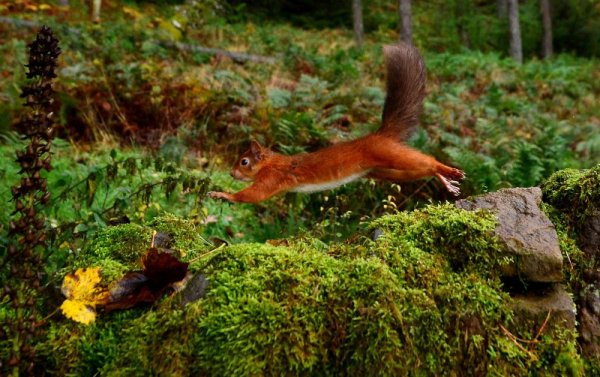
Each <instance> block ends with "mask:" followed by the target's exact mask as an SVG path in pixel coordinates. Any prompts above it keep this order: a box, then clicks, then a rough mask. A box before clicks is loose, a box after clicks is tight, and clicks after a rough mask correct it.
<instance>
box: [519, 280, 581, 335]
mask: <svg viewBox="0 0 600 377" xmlns="http://www.w3.org/2000/svg"><path fill="white" fill-rule="evenodd" d="M513 305H514V306H513V311H514V314H515V318H516V319H517V321H519V322H529V323H532V324H533V326H534V327H533V328H532V331H533V330H539V328H540V327H541V326H542V324H543V323H544V321H545V320H546V318H547V316H548V313H549V312H550V318H549V320H548V323H547V326H550V327H552V326H564V327H567V328H569V329H575V323H576V321H575V319H576V314H577V310H576V308H575V303H574V302H573V298H572V297H571V295H569V294H568V293H567V291H566V290H565V287H564V286H562V285H561V284H551V285H549V286H547V287H546V289H545V290H544V291H543V292H540V291H538V290H530V291H529V292H527V293H524V294H517V295H515V296H513Z"/></svg>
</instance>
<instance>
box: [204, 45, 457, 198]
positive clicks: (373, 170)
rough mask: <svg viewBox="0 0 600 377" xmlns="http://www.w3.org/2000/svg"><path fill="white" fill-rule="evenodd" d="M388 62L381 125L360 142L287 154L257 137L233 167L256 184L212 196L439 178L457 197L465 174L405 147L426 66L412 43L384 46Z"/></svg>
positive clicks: (266, 194) (261, 195)
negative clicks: (360, 181)
mask: <svg viewBox="0 0 600 377" xmlns="http://www.w3.org/2000/svg"><path fill="white" fill-rule="evenodd" d="M383 51H384V55H385V58H386V63H387V94H386V98H385V103H384V107H383V116H382V126H381V128H380V129H379V130H377V131H376V132H374V133H372V134H369V135H366V136H364V137H361V138H359V139H356V140H352V141H348V142H342V143H339V144H334V145H332V146H330V147H326V148H323V149H320V150H318V151H316V152H312V153H301V154H296V155H292V156H285V155H282V154H279V153H275V152H273V151H271V150H269V149H268V148H265V147H262V146H261V145H260V144H258V143H257V142H256V141H252V142H251V145H250V149H249V150H247V151H246V152H245V153H243V154H242V155H241V156H240V158H239V159H238V161H237V162H236V164H235V165H234V167H233V170H232V171H231V175H232V176H233V177H234V178H236V179H239V180H242V181H253V183H252V185H250V186H249V187H247V188H245V189H243V190H242V191H240V192H237V193H235V194H228V193H225V192H209V193H208V195H209V196H210V197H211V198H215V199H216V198H220V199H226V200H229V201H231V202H244V203H258V202H261V201H263V200H266V199H268V198H270V197H272V196H274V195H277V194H279V193H283V192H287V191H295V192H316V191H323V190H329V189H333V188H335V187H338V186H341V185H343V184H346V183H348V182H351V181H354V180H356V179H359V178H361V177H367V178H376V179H385V180H389V181H410V180H416V179H420V178H424V177H429V176H435V177H437V178H438V179H439V180H440V181H441V183H442V184H443V185H444V186H445V187H446V189H447V190H448V191H449V192H451V193H452V194H454V195H455V196H458V195H459V194H460V190H459V187H458V185H459V182H458V180H461V179H463V178H464V177H465V174H464V173H463V172H462V171H461V170H459V169H455V168H452V167H450V166H446V165H444V164H442V163H440V162H438V161H437V160H436V159H435V158H433V157H431V156H428V155H426V154H423V153H421V152H419V151H417V150H415V149H413V148H411V147H408V146H406V145H405V144H404V143H403V142H402V140H404V139H406V138H407V136H408V134H409V131H410V130H411V129H412V128H414V127H415V126H416V125H417V123H418V118H419V114H420V113H421V108H422V106H423V98H424V97H425V64H424V62H423V59H422V58H421V55H420V54H419V51H418V50H417V49H416V48H415V47H413V46H411V45H408V44H403V43H401V44H397V45H391V46H385V47H384V48H383Z"/></svg>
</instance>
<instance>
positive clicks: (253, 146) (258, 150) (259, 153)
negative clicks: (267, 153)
mask: <svg viewBox="0 0 600 377" xmlns="http://www.w3.org/2000/svg"><path fill="white" fill-rule="evenodd" d="M250 152H252V154H253V155H254V158H256V159H257V160H261V159H262V158H263V156H264V152H263V147H262V146H261V145H260V144H258V142H257V141H256V140H252V141H251V142H250Z"/></svg>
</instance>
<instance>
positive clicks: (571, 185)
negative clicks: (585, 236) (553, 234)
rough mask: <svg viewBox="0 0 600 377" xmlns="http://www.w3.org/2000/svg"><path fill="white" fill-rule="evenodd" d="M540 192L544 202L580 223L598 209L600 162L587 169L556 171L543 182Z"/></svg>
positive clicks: (599, 201)
mask: <svg viewBox="0 0 600 377" xmlns="http://www.w3.org/2000/svg"><path fill="white" fill-rule="evenodd" d="M542 192H543V194H544V201H545V202H546V203H549V204H551V205H552V206H554V207H555V208H557V209H559V210H561V211H563V212H565V213H566V214H567V215H568V216H569V218H570V220H571V221H572V222H573V223H575V225H580V224H581V223H583V222H584V221H585V220H586V219H587V218H588V217H589V216H590V215H592V214H593V213H595V212H596V211H599V210H600V164H598V165H596V166H595V167H593V168H591V169H587V170H576V169H565V170H561V171H558V172H556V173H554V174H553V175H552V176H550V178H548V180H547V181H546V182H544V184H543V185H542Z"/></svg>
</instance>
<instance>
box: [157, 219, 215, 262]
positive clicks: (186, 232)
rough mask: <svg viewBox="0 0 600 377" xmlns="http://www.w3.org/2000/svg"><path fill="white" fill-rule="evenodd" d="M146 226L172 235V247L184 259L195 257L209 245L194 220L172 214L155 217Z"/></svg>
mask: <svg viewBox="0 0 600 377" xmlns="http://www.w3.org/2000/svg"><path fill="white" fill-rule="evenodd" d="M148 226H149V227H151V228H152V229H154V230H156V231H157V232H164V233H167V234H168V235H169V236H171V237H173V245H172V248H174V249H176V250H178V251H179V252H180V254H181V256H182V257H183V259H184V260H188V259H192V258H195V257H196V256H197V255H198V254H199V253H201V252H204V251H206V250H208V246H209V245H210V244H209V243H208V241H206V240H205V239H204V238H203V237H202V235H201V234H200V231H201V229H198V228H197V227H196V225H195V224H194V222H192V221H190V220H184V219H182V218H180V217H177V216H174V215H170V214H169V215H164V216H161V217H157V218H155V219H154V220H152V221H151V222H150V223H149V224H148Z"/></svg>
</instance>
